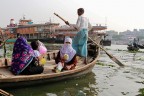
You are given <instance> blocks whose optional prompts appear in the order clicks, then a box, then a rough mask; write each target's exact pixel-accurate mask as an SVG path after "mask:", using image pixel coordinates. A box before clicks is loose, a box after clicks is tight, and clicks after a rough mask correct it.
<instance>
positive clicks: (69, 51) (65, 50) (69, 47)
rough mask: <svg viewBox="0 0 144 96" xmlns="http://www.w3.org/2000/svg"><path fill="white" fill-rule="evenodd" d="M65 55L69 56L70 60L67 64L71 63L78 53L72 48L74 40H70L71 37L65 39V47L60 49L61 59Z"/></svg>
mask: <svg viewBox="0 0 144 96" xmlns="http://www.w3.org/2000/svg"><path fill="white" fill-rule="evenodd" d="M66 42H69V43H70V44H68V43H66ZM65 54H67V55H68V56H69V59H68V60H67V61H65V62H69V61H71V60H72V58H73V57H74V56H75V54H76V51H75V50H74V49H73V48H72V39H71V38H69V37H67V38H65V41H64V45H63V46H62V48H61V49H60V56H61V58H63V57H64V55H65Z"/></svg>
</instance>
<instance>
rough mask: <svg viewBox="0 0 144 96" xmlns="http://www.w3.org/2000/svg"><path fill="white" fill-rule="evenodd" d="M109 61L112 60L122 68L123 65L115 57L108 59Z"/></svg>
mask: <svg viewBox="0 0 144 96" xmlns="http://www.w3.org/2000/svg"><path fill="white" fill-rule="evenodd" d="M110 59H111V60H113V61H114V62H115V63H117V64H118V65H119V66H121V67H124V64H122V63H121V62H120V61H119V60H118V59H116V58H115V57H112V58H110Z"/></svg>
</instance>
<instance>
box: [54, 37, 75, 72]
mask: <svg viewBox="0 0 144 96" xmlns="http://www.w3.org/2000/svg"><path fill="white" fill-rule="evenodd" d="M55 63H56V64H57V66H56V67H55V70H53V71H55V72H60V71H62V70H72V69H74V68H75V67H76V64H77V59H76V51H75V50H74V49H73V48H72V39H71V38H69V37H67V38H65V41H64V45H63V46H62V48H61V49H60V51H59V52H58V55H57V57H56V59H55Z"/></svg>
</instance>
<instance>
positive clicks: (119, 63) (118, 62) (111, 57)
mask: <svg viewBox="0 0 144 96" xmlns="http://www.w3.org/2000/svg"><path fill="white" fill-rule="evenodd" d="M54 15H56V16H57V17H59V18H60V19H61V20H63V21H64V22H68V21H66V20H65V19H63V18H62V17H61V16H59V15H58V14H56V13H54ZM69 26H70V25H69ZM73 27H74V26H73ZM74 28H75V27H74ZM75 29H77V28H75ZM88 38H89V39H90V40H91V41H92V42H93V43H95V44H96V45H97V46H98V47H99V48H101V49H102V50H103V51H105V53H106V54H107V55H108V56H109V57H110V59H111V60H113V61H114V62H115V63H117V64H118V65H119V66H121V67H124V64H122V63H121V62H120V61H119V60H118V59H117V58H115V57H114V56H113V55H111V54H109V53H108V52H107V51H106V50H105V49H104V48H102V47H101V46H100V45H99V44H97V43H96V42H95V41H94V40H92V39H91V38H90V37H88Z"/></svg>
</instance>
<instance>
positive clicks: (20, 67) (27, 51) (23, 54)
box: [11, 37, 44, 75]
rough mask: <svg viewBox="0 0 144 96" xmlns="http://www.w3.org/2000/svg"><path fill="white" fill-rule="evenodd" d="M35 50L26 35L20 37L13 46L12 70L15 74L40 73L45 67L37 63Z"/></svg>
mask: <svg viewBox="0 0 144 96" xmlns="http://www.w3.org/2000/svg"><path fill="white" fill-rule="evenodd" d="M36 63H37V61H36V59H35V57H34V51H33V49H32V48H31V46H30V45H29V44H28V43H27V40H26V39H25V38H24V37H19V38H18V39H17V40H16V42H15V44H14V48H13V54H12V64H11V71H12V73H13V74H15V75H18V74H24V75H32V74H40V73H42V72H43V70H44V68H43V67H42V66H39V65H36Z"/></svg>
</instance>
